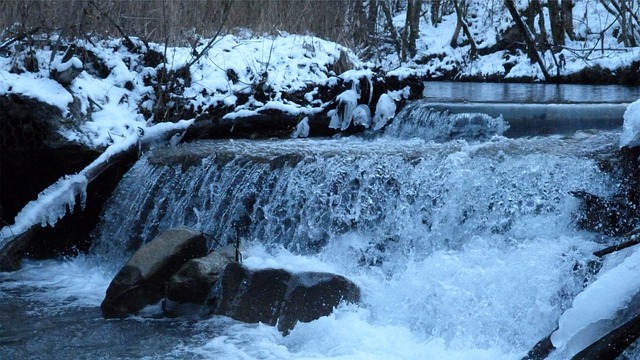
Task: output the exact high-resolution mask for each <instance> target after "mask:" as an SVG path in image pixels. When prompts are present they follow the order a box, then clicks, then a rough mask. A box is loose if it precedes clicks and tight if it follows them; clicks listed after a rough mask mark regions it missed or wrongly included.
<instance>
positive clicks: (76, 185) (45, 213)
mask: <svg viewBox="0 0 640 360" xmlns="http://www.w3.org/2000/svg"><path fill="white" fill-rule="evenodd" d="M192 123H193V120H182V121H179V122H177V123H160V124H157V125H154V126H152V127H149V128H147V129H146V130H145V133H144V135H143V136H136V135H134V136H129V137H127V138H125V139H124V140H122V141H120V142H117V143H115V144H113V145H111V146H109V147H108V148H107V149H106V150H105V151H104V152H103V153H102V154H101V155H100V156H99V157H98V158H97V159H96V160H94V161H93V162H92V163H91V164H89V165H88V166H87V167H85V168H84V169H83V170H82V171H80V172H79V173H77V174H73V175H66V176H64V177H62V178H60V179H59V180H58V181H56V182H55V183H54V184H52V185H50V186H49V187H47V188H46V189H44V190H43V191H42V192H40V194H39V195H38V198H37V199H36V200H33V201H31V202H29V203H27V205H25V206H24V208H23V209H22V210H21V211H20V212H19V213H18V214H17V215H16V217H15V219H14V223H13V225H7V226H5V227H3V228H0V248H2V247H3V246H4V245H5V244H6V243H7V242H8V240H10V239H12V238H15V237H17V236H18V235H20V234H22V233H24V232H26V231H27V230H29V229H30V228H32V227H33V226H35V225H41V226H46V225H49V226H54V225H55V224H56V222H57V221H58V220H60V219H61V218H62V217H64V216H65V215H66V214H67V210H68V211H73V208H74V207H75V205H76V199H78V198H79V200H80V204H81V205H83V204H84V202H85V201H86V198H87V194H86V190H87V184H88V183H90V182H91V181H93V180H95V179H96V178H97V177H98V176H99V175H100V174H101V173H102V172H103V171H105V170H106V169H107V168H109V167H110V166H111V165H112V164H114V163H115V162H117V161H118V160H119V159H120V158H121V157H124V155H126V154H128V153H129V152H131V151H137V150H138V145H144V144H153V143H158V142H161V141H165V140H166V139H168V138H171V137H173V136H175V135H176V134H180V133H183V132H184V131H185V130H186V129H187V127H189V125H191V124H192Z"/></svg>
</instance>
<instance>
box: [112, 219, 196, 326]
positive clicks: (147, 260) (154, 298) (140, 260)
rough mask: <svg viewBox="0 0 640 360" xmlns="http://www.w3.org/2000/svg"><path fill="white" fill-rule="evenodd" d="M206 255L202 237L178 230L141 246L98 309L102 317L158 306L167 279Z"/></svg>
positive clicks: (114, 281)
mask: <svg viewBox="0 0 640 360" xmlns="http://www.w3.org/2000/svg"><path fill="white" fill-rule="evenodd" d="M207 252H208V247H207V241H206V239H205V237H204V235H203V234H202V233H199V232H195V231H192V230H190V229H187V228H182V227H181V228H176V229H170V230H167V231H165V232H164V233H162V234H160V235H159V236H158V237H156V238H155V239H153V240H152V241H151V242H149V243H147V244H145V245H143V246H142V247H141V248H140V249H139V250H138V251H137V252H136V253H135V254H134V255H133V256H132V257H131V259H129V261H128V262H127V264H126V265H125V266H124V267H123V268H122V269H121V270H120V271H119V272H118V274H116V276H115V277H114V279H113V280H112V281H111V284H110V285H109V288H107V293H106V297H105V299H104V301H103V302H102V304H101V305H100V308H101V310H102V314H103V316H104V317H105V318H114V317H124V316H127V315H129V314H132V313H135V312H137V311H139V310H141V309H142V308H143V307H145V306H147V305H150V304H154V303H156V302H158V301H159V300H160V299H162V298H163V297H164V295H165V284H166V282H167V281H168V280H169V278H170V277H171V276H172V275H173V274H174V273H176V272H177V271H178V270H179V269H180V268H181V267H182V266H183V265H184V264H185V263H186V262H187V261H188V260H190V259H193V258H197V257H202V256H205V255H206V254H207Z"/></svg>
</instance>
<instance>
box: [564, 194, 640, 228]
mask: <svg viewBox="0 0 640 360" xmlns="http://www.w3.org/2000/svg"><path fill="white" fill-rule="evenodd" d="M569 193H570V194H571V195H572V196H574V197H576V198H577V199H579V200H580V201H581V205H580V210H579V213H578V214H577V219H576V222H577V224H578V226H579V227H580V228H582V229H584V230H588V231H593V232H598V233H601V234H605V235H608V236H621V235H624V234H626V233H628V232H629V231H631V230H633V228H634V225H635V221H636V220H635V213H634V210H635V208H634V207H633V206H631V204H629V202H628V201H627V200H626V199H624V198H610V199H605V198H602V197H600V196H597V195H594V194H591V193H588V192H586V191H570V192H569Z"/></svg>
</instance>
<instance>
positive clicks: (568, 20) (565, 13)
mask: <svg viewBox="0 0 640 360" xmlns="http://www.w3.org/2000/svg"><path fill="white" fill-rule="evenodd" d="M561 6H562V9H561V14H560V15H561V17H562V24H563V25H564V32H565V34H567V36H568V37H569V39H571V40H575V35H574V34H573V1H572V0H562V3H561Z"/></svg>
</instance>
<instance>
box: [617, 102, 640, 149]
mask: <svg viewBox="0 0 640 360" xmlns="http://www.w3.org/2000/svg"><path fill="white" fill-rule="evenodd" d="M625 146H626V147H629V148H633V147H637V146H640V99H639V100H637V101H635V102H633V103H631V104H630V105H629V106H628V107H627V110H626V111H625V112H624V125H623V126H622V134H621V135H620V147H625Z"/></svg>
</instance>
